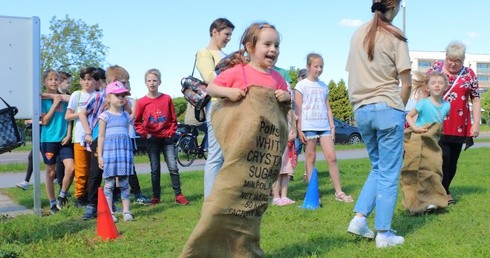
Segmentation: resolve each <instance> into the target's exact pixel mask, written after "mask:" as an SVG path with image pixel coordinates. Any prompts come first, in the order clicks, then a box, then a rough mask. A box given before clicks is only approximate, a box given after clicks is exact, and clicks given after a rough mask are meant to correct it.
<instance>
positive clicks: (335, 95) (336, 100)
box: [328, 79, 353, 122]
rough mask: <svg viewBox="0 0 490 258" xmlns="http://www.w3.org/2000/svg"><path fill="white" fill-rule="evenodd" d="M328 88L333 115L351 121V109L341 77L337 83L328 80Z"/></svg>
mask: <svg viewBox="0 0 490 258" xmlns="http://www.w3.org/2000/svg"><path fill="white" fill-rule="evenodd" d="M328 89H329V90H330V93H329V100H330V108H331V109H332V112H333V115H334V116H335V117H337V118H338V119H340V120H342V121H347V122H350V121H352V118H353V111H352V106H351V104H350V102H349V96H348V94H347V89H346V88H345V82H344V80H342V79H341V80H340V81H339V82H338V83H337V84H336V83H335V82H334V81H333V80H330V82H329V83H328Z"/></svg>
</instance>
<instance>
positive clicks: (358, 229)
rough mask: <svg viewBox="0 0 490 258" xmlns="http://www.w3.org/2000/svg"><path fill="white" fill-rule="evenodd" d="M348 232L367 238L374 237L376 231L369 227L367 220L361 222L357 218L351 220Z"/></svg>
mask: <svg viewBox="0 0 490 258" xmlns="http://www.w3.org/2000/svg"><path fill="white" fill-rule="evenodd" d="M347 232H349V233H352V234H354V235H359V236H362V237H366V238H371V239H373V238H374V232H373V231H372V230H371V229H370V228H369V225H368V223H367V221H364V222H360V221H358V220H356V218H353V219H352V220H351V221H350V223H349V227H348V228H347Z"/></svg>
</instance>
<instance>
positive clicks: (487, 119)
mask: <svg viewBox="0 0 490 258" xmlns="http://www.w3.org/2000/svg"><path fill="white" fill-rule="evenodd" d="M480 101H481V108H482V109H484V110H485V111H482V112H481V118H482V123H484V124H490V90H487V91H486V92H485V93H483V94H482V95H481V99H480Z"/></svg>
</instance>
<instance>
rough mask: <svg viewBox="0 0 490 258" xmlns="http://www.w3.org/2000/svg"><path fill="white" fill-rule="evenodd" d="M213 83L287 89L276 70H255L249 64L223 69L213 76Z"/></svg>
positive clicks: (234, 86)
mask: <svg viewBox="0 0 490 258" xmlns="http://www.w3.org/2000/svg"><path fill="white" fill-rule="evenodd" d="M213 83H214V84H216V85H218V86H222V87H227V88H240V89H245V88H247V87H248V86H251V85H256V86H262V87H266V88H271V89H274V90H277V89H281V90H285V91H287V90H288V85H287V83H286V81H285V80H284V79H283V78H282V76H281V74H280V73H278V72H277V71H275V70H273V69H270V73H264V72H260V71H257V70H255V69H254V68H252V67H251V66H250V65H245V66H243V65H235V66H234V67H232V68H229V69H227V70H225V71H224V72H222V73H220V74H219V75H218V76H217V77H216V78H214V80H213Z"/></svg>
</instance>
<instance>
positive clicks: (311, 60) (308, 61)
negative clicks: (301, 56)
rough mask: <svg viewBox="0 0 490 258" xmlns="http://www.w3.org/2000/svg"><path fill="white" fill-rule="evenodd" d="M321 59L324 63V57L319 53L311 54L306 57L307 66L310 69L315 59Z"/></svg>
mask: <svg viewBox="0 0 490 258" xmlns="http://www.w3.org/2000/svg"><path fill="white" fill-rule="evenodd" d="M315 58H319V59H321V60H322V61H323V57H322V56H321V55H320V54H317V53H309V54H308V55H307V56H306V66H307V67H309V66H310V65H311V62H313V59H315Z"/></svg>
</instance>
